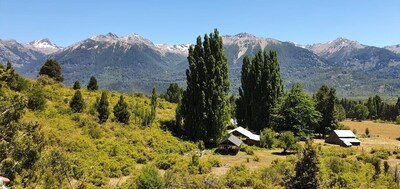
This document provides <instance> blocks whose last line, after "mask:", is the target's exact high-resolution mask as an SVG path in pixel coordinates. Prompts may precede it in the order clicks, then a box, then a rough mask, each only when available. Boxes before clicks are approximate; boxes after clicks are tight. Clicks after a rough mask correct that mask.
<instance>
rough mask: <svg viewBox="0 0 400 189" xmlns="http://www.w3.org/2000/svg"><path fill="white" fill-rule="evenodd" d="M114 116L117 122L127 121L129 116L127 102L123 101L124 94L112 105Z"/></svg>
mask: <svg viewBox="0 0 400 189" xmlns="http://www.w3.org/2000/svg"><path fill="white" fill-rule="evenodd" d="M113 112H114V116H115V118H117V120H118V121H119V122H122V123H125V124H128V123H129V118H130V116H131V115H130V113H129V111H128V104H127V103H126V102H125V101H124V96H122V95H121V96H120V97H119V101H118V103H117V104H116V105H115V106H114V109H113Z"/></svg>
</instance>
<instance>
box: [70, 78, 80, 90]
mask: <svg viewBox="0 0 400 189" xmlns="http://www.w3.org/2000/svg"><path fill="white" fill-rule="evenodd" d="M72 88H73V89H74V90H78V89H81V82H80V81H79V80H76V81H75V83H74V86H73V87H72Z"/></svg>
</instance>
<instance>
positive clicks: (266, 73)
mask: <svg viewBox="0 0 400 189" xmlns="http://www.w3.org/2000/svg"><path fill="white" fill-rule="evenodd" d="M241 82H242V86H241V88H239V98H238V100H237V102H236V105H237V111H236V117H237V119H238V123H239V125H242V126H245V127H248V128H249V129H251V130H254V131H257V132H260V131H261V130H263V129H264V128H266V127H271V120H272V119H271V118H272V114H273V111H274V108H275V107H276V105H277V104H278V102H279V100H280V98H281V96H282V95H283V84H282V78H281V74H280V68H279V63H278V58H277V54H276V51H273V50H270V51H269V53H267V51H265V50H264V51H262V50H260V51H258V53H257V54H256V55H255V57H254V58H252V60H251V61H250V59H249V57H248V56H246V57H244V59H243V65H242V76H241Z"/></svg>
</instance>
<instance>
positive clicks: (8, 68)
mask: <svg viewBox="0 0 400 189" xmlns="http://www.w3.org/2000/svg"><path fill="white" fill-rule="evenodd" d="M11 69H13V67H12V64H11V62H10V61H7V68H6V71H7V70H11Z"/></svg>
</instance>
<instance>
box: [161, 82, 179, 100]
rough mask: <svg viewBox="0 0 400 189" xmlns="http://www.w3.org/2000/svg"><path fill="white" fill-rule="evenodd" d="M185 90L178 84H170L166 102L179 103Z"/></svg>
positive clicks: (165, 96)
mask: <svg viewBox="0 0 400 189" xmlns="http://www.w3.org/2000/svg"><path fill="white" fill-rule="evenodd" d="M182 93H183V90H182V88H180V87H179V85H178V84H177V83H171V84H169V87H168V89H167V92H166V93H165V95H164V98H165V100H167V101H168V102H173V103H178V102H179V101H180V100H181V98H182Z"/></svg>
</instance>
